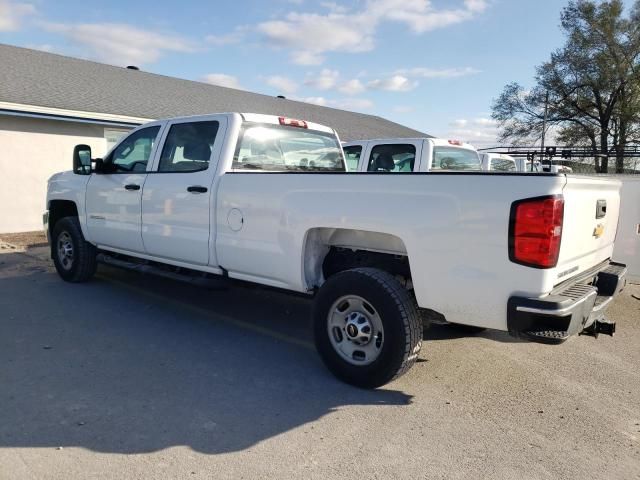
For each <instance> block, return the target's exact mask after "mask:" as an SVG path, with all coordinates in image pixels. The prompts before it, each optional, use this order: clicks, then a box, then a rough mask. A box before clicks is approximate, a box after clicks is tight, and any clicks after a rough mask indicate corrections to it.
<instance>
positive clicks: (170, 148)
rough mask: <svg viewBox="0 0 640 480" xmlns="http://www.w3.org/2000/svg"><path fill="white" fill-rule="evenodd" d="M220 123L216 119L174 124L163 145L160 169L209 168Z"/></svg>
mask: <svg viewBox="0 0 640 480" xmlns="http://www.w3.org/2000/svg"><path fill="white" fill-rule="evenodd" d="M219 125H220V124H219V123H218V122H216V121H211V122H190V123H176V124H175V125H172V126H171V128H170V129H169V133H168V134H167V139H166V140H165V142H164V146H163V147H162V154H161V155H160V166H159V167H158V171H159V172H199V171H200V170H206V169H207V168H209V158H210V157H211V151H212V150H213V143H214V142H215V140H216V134H217V133H218V127H219Z"/></svg>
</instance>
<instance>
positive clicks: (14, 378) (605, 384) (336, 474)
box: [0, 248, 640, 480]
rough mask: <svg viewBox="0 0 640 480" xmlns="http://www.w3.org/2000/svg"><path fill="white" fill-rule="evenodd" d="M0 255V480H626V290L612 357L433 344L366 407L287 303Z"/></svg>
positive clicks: (635, 475) (606, 349)
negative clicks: (65, 275) (89, 276)
mask: <svg viewBox="0 0 640 480" xmlns="http://www.w3.org/2000/svg"><path fill="white" fill-rule="evenodd" d="M1 252H4V253H0V478H1V479H11V480H14V479H29V478H37V479H70V478H105V479H106V478H118V479H123V478H126V479H138V478H140V479H142V478H145V479H146V478H189V479H193V478H216V479H226V478H234V479H240V478H246V479H258V478H278V479H286V478H291V479H294V478H295V479H301V478H318V479H323V480H326V479H332V478H357V479H370V478H412V479H432V478H433V479H444V478H446V479H467V478H478V479H494V480H495V479H548V478H549V479H550V478H563V479H581V480H583V479H591V478H593V479H640V443H639V439H640V300H639V299H640V286H634V285H631V286H629V287H628V288H627V289H626V290H625V292H624V293H623V295H622V296H621V297H620V298H618V299H617V300H616V302H615V303H614V304H613V306H612V307H611V309H610V317H612V318H613V319H615V320H616V321H617V322H618V334H617V335H616V336H615V337H614V338H609V337H602V336H601V337H600V338H599V339H597V340H596V339H594V338H591V337H578V338H574V339H572V340H571V341H569V342H567V343H565V344H564V345H561V346H545V345H537V344H531V343H524V342H520V341H516V340H515V339H512V338H510V337H509V336H507V335H506V334H504V333H500V332H485V333H481V334H478V335H471V336H466V335H465V334H464V333H463V332H460V331H458V330H456V329H454V328H450V327H442V326H436V327H433V328H431V329H429V330H427V331H425V338H426V339H428V340H427V342H426V343H425V344H424V346H423V350H422V353H421V355H420V362H419V363H418V364H416V366H415V367H414V368H413V369H412V370H411V371H410V372H409V373H408V374H407V375H405V376H404V377H402V378H400V379H399V380H397V381H395V382H394V383H391V384H389V385H387V386H386V388H382V389H379V390H376V391H364V390H359V389H356V388H353V387H350V386H348V385H345V384H342V383H340V382H339V381H337V380H336V379H334V378H333V377H332V376H331V375H330V374H329V373H328V371H327V370H325V368H324V367H323V365H322V364H321V362H320V360H319V358H318V356H317V355H316V353H315V351H314V349H313V345H312V339H311V325H310V305H311V302H310V301H309V300H308V299H307V298H305V297H301V296H291V295H288V294H285V293H281V292H278V291H274V290H268V289H263V288H256V287H252V286H249V285H242V284H233V285H229V284H227V283H220V284H213V285H212V286H210V287H209V288H202V287H196V286H193V285H190V284H186V283H180V282H176V281H172V280H168V279H164V278H157V277H152V276H148V275H146V276H145V275H142V274H139V273H135V272H127V271H120V270H116V269H113V268H109V267H104V266H101V267H100V269H99V274H98V276H97V277H96V278H95V280H93V281H91V282H89V283H86V284H77V285H72V284H68V283H64V282H62V281H61V280H60V279H59V278H58V276H57V275H56V274H55V272H54V271H53V269H52V267H51V265H50V263H49V261H47V259H46V248H36V249H32V250H29V251H27V252H26V253H20V252H17V251H13V250H7V249H5V250H2V251H1Z"/></svg>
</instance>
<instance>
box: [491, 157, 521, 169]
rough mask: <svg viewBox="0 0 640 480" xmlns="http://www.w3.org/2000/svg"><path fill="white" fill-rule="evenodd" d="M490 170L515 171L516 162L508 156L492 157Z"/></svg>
mask: <svg viewBox="0 0 640 480" xmlns="http://www.w3.org/2000/svg"><path fill="white" fill-rule="evenodd" d="M491 170H495V171H497V172H515V171H516V162H514V161H513V160H509V159H508V158H494V159H493V160H491Z"/></svg>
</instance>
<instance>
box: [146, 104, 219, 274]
mask: <svg viewBox="0 0 640 480" xmlns="http://www.w3.org/2000/svg"><path fill="white" fill-rule="evenodd" d="M226 129H227V119H226V117H224V116H219V115H212V116H210V117H199V118H198V120H193V119H181V120H176V121H172V122H169V123H167V126H166V127H165V130H164V134H163V140H162V142H161V145H162V147H161V149H160V154H159V155H157V156H156V160H155V162H154V166H153V169H152V172H150V173H149V177H148V178H147V181H146V183H145V187H144V192H143V195H142V240H143V242H144V246H145V249H146V252H147V254H149V255H153V256H155V257H162V258H165V259H169V260H173V261H178V262H184V263H189V264H194V265H213V266H216V265H217V261H216V258H215V249H214V248H213V247H212V248H209V245H210V239H211V245H214V244H215V242H214V240H215V231H214V225H215V222H214V221H212V219H213V214H214V213H215V206H214V205H213V203H214V202H215V192H212V186H213V180H214V177H215V172H216V168H217V165H218V160H219V157H220V150H221V148H222V144H223V141H224V138H225V132H226Z"/></svg>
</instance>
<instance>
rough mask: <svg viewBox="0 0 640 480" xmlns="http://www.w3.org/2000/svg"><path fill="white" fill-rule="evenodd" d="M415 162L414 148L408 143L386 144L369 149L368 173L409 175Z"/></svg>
mask: <svg viewBox="0 0 640 480" xmlns="http://www.w3.org/2000/svg"><path fill="white" fill-rule="evenodd" d="M415 161H416V147H415V145H412V144H410V143H387V144H380V145H376V146H375V147H373V148H372V149H371V154H370V155H369V163H368V165H367V171H368V172H390V173H410V172H413V167H414V165H415Z"/></svg>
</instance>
